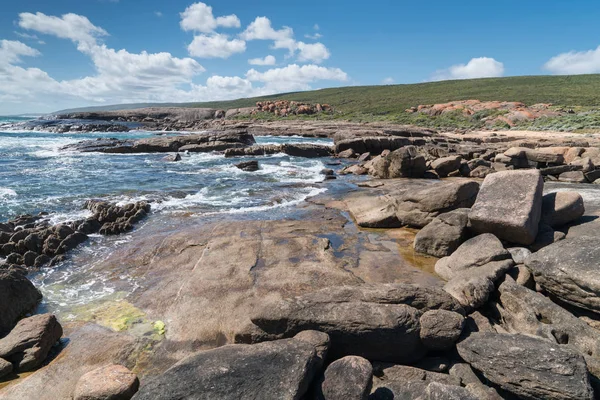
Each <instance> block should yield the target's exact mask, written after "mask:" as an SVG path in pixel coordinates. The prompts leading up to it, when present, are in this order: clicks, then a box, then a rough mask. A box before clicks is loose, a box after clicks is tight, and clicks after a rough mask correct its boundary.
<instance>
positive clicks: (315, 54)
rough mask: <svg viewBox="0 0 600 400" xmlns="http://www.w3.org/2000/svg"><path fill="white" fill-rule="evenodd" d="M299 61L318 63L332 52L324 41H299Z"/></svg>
mask: <svg viewBox="0 0 600 400" xmlns="http://www.w3.org/2000/svg"><path fill="white" fill-rule="evenodd" d="M297 46H298V50H299V51H300V53H299V54H298V61H312V62H315V63H317V64H319V63H321V62H323V61H324V60H327V59H328V58H329V56H331V53H329V50H328V49H327V47H325V45H324V44H323V43H313V44H306V43H304V42H298V44H297Z"/></svg>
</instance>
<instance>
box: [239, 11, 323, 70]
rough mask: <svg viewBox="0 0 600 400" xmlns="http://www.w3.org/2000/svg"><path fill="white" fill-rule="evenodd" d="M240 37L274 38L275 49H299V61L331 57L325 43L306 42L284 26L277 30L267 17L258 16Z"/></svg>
mask: <svg viewBox="0 0 600 400" xmlns="http://www.w3.org/2000/svg"><path fill="white" fill-rule="evenodd" d="M240 37H241V38H242V39H244V40H248V41H250V40H272V41H273V48H274V49H287V50H289V54H290V55H293V54H295V53H296V51H298V52H299V53H298V58H297V59H298V61H300V62H315V63H321V62H322V61H323V60H326V59H328V58H329V57H330V55H331V54H330V53H329V50H328V49H327V47H325V45H324V44H323V43H312V44H306V43H304V42H297V41H296V40H295V39H294V30H293V29H292V28H290V27H287V26H284V27H283V28H281V29H279V30H276V29H273V26H272V25H271V20H269V18H267V17H256V19H255V20H254V21H252V22H251V23H250V25H248V27H247V28H246V30H245V31H244V32H242V33H241V35H240Z"/></svg>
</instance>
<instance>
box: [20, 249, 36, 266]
mask: <svg viewBox="0 0 600 400" xmlns="http://www.w3.org/2000/svg"><path fill="white" fill-rule="evenodd" d="M37 257H38V254H37V253H35V252H33V251H31V250H30V251H28V252H27V253H25V254H24V255H23V264H24V265H25V266H26V267H33V266H34V264H35V260H36V259H37Z"/></svg>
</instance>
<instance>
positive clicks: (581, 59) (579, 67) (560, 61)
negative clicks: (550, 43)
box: [544, 46, 600, 75]
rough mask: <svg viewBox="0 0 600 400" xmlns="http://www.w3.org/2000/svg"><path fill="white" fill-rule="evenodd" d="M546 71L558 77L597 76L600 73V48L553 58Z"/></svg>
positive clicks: (545, 65)
mask: <svg viewBox="0 0 600 400" xmlns="http://www.w3.org/2000/svg"><path fill="white" fill-rule="evenodd" d="M544 69H545V70H547V71H550V72H551V73H553V74H556V75H578V74H596V73H599V72H600V46H598V48H596V49H595V50H588V51H570V52H568V53H562V54H559V55H557V56H555V57H552V58H551V59H550V60H548V62H547V63H546V64H544Z"/></svg>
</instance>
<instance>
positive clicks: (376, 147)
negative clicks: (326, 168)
mask: <svg viewBox="0 0 600 400" xmlns="http://www.w3.org/2000/svg"><path fill="white" fill-rule="evenodd" d="M424 144H425V139H422V138H408V137H393V136H372V137H358V138H352V139H343V140H336V141H335V152H336V153H337V154H340V153H342V152H343V151H345V150H348V149H352V151H353V153H354V152H356V153H358V154H363V153H371V154H380V153H381V152H382V151H384V150H390V151H394V150H398V149H401V148H403V147H405V146H410V145H415V146H422V145H424Z"/></svg>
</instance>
